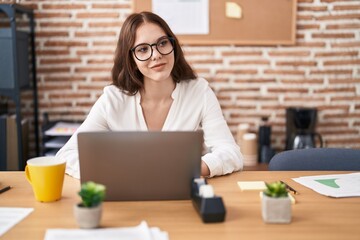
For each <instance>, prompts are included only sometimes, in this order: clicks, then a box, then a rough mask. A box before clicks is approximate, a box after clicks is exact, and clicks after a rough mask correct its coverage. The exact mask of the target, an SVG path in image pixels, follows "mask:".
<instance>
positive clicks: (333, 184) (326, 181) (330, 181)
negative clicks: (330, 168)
mask: <svg viewBox="0 0 360 240" xmlns="http://www.w3.org/2000/svg"><path fill="white" fill-rule="evenodd" d="M335 180H337V178H332V179H317V180H315V181H317V182H319V183H321V184H324V185H326V186H328V187H332V188H340V186H339V185H337V184H336V182H335Z"/></svg>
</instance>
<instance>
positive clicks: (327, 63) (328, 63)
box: [323, 59, 360, 66]
mask: <svg viewBox="0 0 360 240" xmlns="http://www.w3.org/2000/svg"><path fill="white" fill-rule="evenodd" d="M323 64H324V66H339V65H357V66H360V59H356V60H336V61H324V63H323Z"/></svg>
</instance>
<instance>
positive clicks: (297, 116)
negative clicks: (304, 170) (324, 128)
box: [285, 107, 323, 150]
mask: <svg viewBox="0 0 360 240" xmlns="http://www.w3.org/2000/svg"><path fill="white" fill-rule="evenodd" d="M316 120H317V109H316V108H296V107H290V108H287V109H286V147H285V150H290V149H302V148H315V147H322V146H323V141H322V137H321V135H320V134H319V133H317V132H315V128H316ZM316 143H319V144H318V145H319V146H316V145H317V144H316Z"/></svg>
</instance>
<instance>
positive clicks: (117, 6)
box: [91, 3, 131, 9]
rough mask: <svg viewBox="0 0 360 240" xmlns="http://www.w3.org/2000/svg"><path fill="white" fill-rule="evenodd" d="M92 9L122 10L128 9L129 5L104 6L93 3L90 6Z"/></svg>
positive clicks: (114, 4) (108, 4) (113, 4)
mask: <svg viewBox="0 0 360 240" xmlns="http://www.w3.org/2000/svg"><path fill="white" fill-rule="evenodd" d="M91 7H92V8H94V9H95V8H105V9H107V8H109V9H122V8H130V7H131V6H130V4H120V3H111V4H110V3H106V4H99V3H93V4H92V5H91Z"/></svg>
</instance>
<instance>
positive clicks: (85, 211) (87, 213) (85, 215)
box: [74, 204, 102, 228]
mask: <svg viewBox="0 0 360 240" xmlns="http://www.w3.org/2000/svg"><path fill="white" fill-rule="evenodd" d="M101 214H102V204H100V205H98V206H96V207H91V208H88V207H82V206H80V204H76V205H75V206H74V215H75V219H76V221H77V223H78V225H79V227H80V228H96V227H98V226H99V224H100V220H101Z"/></svg>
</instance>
